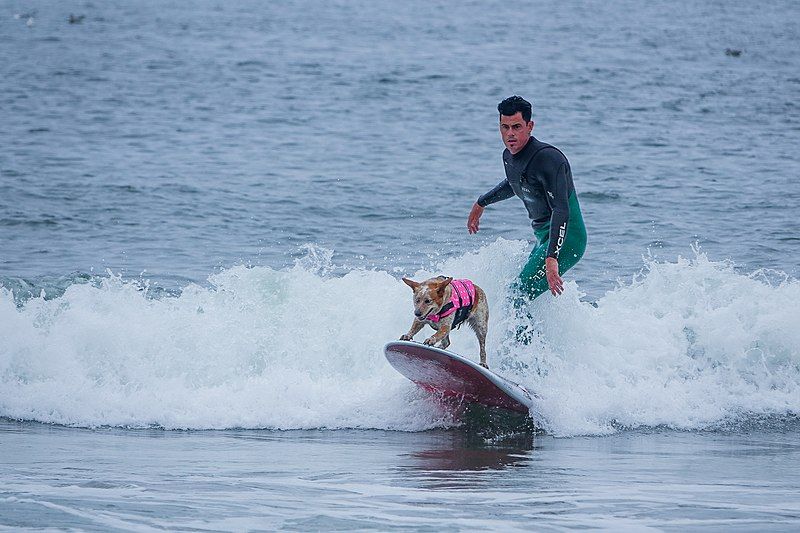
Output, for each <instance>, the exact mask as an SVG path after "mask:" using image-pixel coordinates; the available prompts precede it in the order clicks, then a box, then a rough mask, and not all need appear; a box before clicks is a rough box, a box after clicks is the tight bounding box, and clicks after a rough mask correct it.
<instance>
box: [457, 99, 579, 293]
mask: <svg viewBox="0 0 800 533" xmlns="http://www.w3.org/2000/svg"><path fill="white" fill-rule="evenodd" d="M497 110H498V111H499V112H500V135H501V136H502V137H503V144H505V145H506V149H505V150H504V151H503V164H504V166H505V171H506V179H504V180H503V181H501V182H500V183H499V184H498V185H497V186H496V187H495V188H494V189H492V190H491V191H489V192H487V193H486V194H484V195H483V196H481V197H480V198H478V201H477V202H476V203H475V205H473V206H472V211H470V214H469V219H468V220H467V229H468V230H469V232H470V233H476V232H477V231H478V223H479V221H480V218H481V215H483V211H484V208H485V207H486V206H487V205H491V204H493V203H495V202H499V201H501V200H505V199H507V198H511V197H512V196H514V195H516V196H518V197H519V198H520V199H521V200H522V203H523V204H524V205H525V208H526V209H527V210H528V217H530V219H531V226H533V232H534V234H535V235H536V239H537V240H538V244H537V246H536V247H535V248H534V249H533V251H532V252H531V255H530V257H529V258H528V263H527V264H526V265H525V267H524V268H523V269H522V272H521V273H520V275H519V279H518V281H517V288H518V289H520V290H521V292H522V293H523V294H528V295H529V296H530V297H531V299H533V298H536V297H537V296H539V295H540V294H542V293H544V292H546V291H547V290H548V289H550V292H551V293H553V295H554V296H557V295H559V294H561V293H562V292H563V291H564V282H563V281H562V279H561V274H563V273H564V272H566V271H567V270H569V269H570V268H572V267H573V266H574V265H575V263H577V262H578V260H580V258H581V257H582V256H583V252H584V250H585V249H586V227H585V226H584V225H583V216H582V215H581V209H580V206H579V205H578V197H577V195H576V194H575V186H574V185H573V183H572V172H571V170H570V168H569V161H567V158H566V157H565V156H564V154H562V153H561V151H560V150H558V149H557V148H555V147H553V146H550V145H549V144H545V143H543V142H541V141H540V140H538V139H536V138H535V137H533V136H531V132H532V131H533V126H534V124H533V120H532V119H531V115H532V109H531V104H530V103H529V102H528V101H526V100H525V99H523V98H521V97H519V96H511V97H509V98H506V99H505V100H503V101H502V102H500V104H499V105H498V106H497Z"/></svg>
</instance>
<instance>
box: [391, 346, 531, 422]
mask: <svg viewBox="0 0 800 533" xmlns="http://www.w3.org/2000/svg"><path fill="white" fill-rule="evenodd" d="M383 352H384V355H386V359H387V360H388V361H389V363H390V364H391V365H392V366H393V367H394V368H395V369H396V370H397V371H398V372H400V373H401V374H403V375H404V376H405V377H407V378H408V379H410V380H411V381H413V382H414V383H416V384H417V385H419V386H420V387H422V388H423V389H425V390H427V391H429V392H434V393H438V394H441V395H443V396H444V397H446V398H452V399H456V400H466V401H468V402H474V403H479V404H482V405H485V406H488V407H500V408H503V409H508V410H510V411H515V412H517V413H525V414H528V413H529V411H530V408H531V406H532V405H533V395H532V394H531V393H530V392H528V391H527V390H526V389H525V387H523V386H522V385H519V384H517V383H514V382H513V381H510V380H507V379H506V378H504V377H502V376H499V375H497V374H495V373H494V372H492V371H491V370H488V369H486V368H483V367H482V366H480V365H479V364H477V363H475V362H473V361H471V360H469V359H467V358H466V357H462V356H460V355H458V354H456V353H453V352H448V351H447V350H442V349H441V348H434V347H433V346H426V345H424V344H420V343H418V342H410V341H393V342H390V343H388V344H387V345H386V346H385V347H384V349H383Z"/></svg>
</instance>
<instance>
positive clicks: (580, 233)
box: [517, 191, 586, 299]
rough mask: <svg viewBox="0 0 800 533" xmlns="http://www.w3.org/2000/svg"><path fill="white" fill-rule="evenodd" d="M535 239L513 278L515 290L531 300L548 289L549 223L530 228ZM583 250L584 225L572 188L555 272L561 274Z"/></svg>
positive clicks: (575, 261) (577, 259)
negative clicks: (566, 222)
mask: <svg viewBox="0 0 800 533" xmlns="http://www.w3.org/2000/svg"><path fill="white" fill-rule="evenodd" d="M534 233H535V234H536V238H537V240H538V241H539V242H538V244H537V245H536V247H535V248H534V249H533V251H532V252H531V255H530V257H529V258H528V263H527V264H526V265H525V267H524V268H523V269H522V272H521V273H520V275H519V279H518V280H517V289H518V290H519V291H521V292H522V293H523V294H524V295H527V296H529V297H530V298H531V299H533V298H536V297H537V296H539V295H540V294H542V293H545V292H547V291H549V290H550V288H549V286H548V284H547V276H546V269H545V259H546V258H547V250H548V248H549V247H550V225H549V224H547V225H546V226H543V227H541V228H538V229H536V230H535V231H534ZM585 250H586V226H585V225H584V224H583V215H582V214H581V208H580V204H578V197H577V195H576V194H575V192H574V191H573V193H572V194H570V196H569V223H568V224H567V234H566V236H565V238H564V244H563V245H562V246H561V250H560V252H559V254H558V273H559V275H562V274H564V272H566V271H567V270H569V269H570V268H572V267H573V266H575V264H576V263H577V262H578V261H579V260H580V258H581V257H583V252H584V251H585Z"/></svg>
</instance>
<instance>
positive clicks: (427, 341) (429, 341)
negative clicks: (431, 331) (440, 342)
mask: <svg viewBox="0 0 800 533" xmlns="http://www.w3.org/2000/svg"><path fill="white" fill-rule="evenodd" d="M422 344H424V345H425V346H433V345H434V344H436V339H434V338H433V337H428V338H427V339H425V341H424V342H423V343H422Z"/></svg>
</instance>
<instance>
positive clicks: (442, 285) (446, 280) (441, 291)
mask: <svg viewBox="0 0 800 533" xmlns="http://www.w3.org/2000/svg"><path fill="white" fill-rule="evenodd" d="M451 281H453V278H449V277H448V278H444V279H443V280H442V281H440V282H439V284H438V285H437V286H436V292H437V293H439V296H443V295H444V288H445V287H447V286H448V285H450V282H451Z"/></svg>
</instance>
